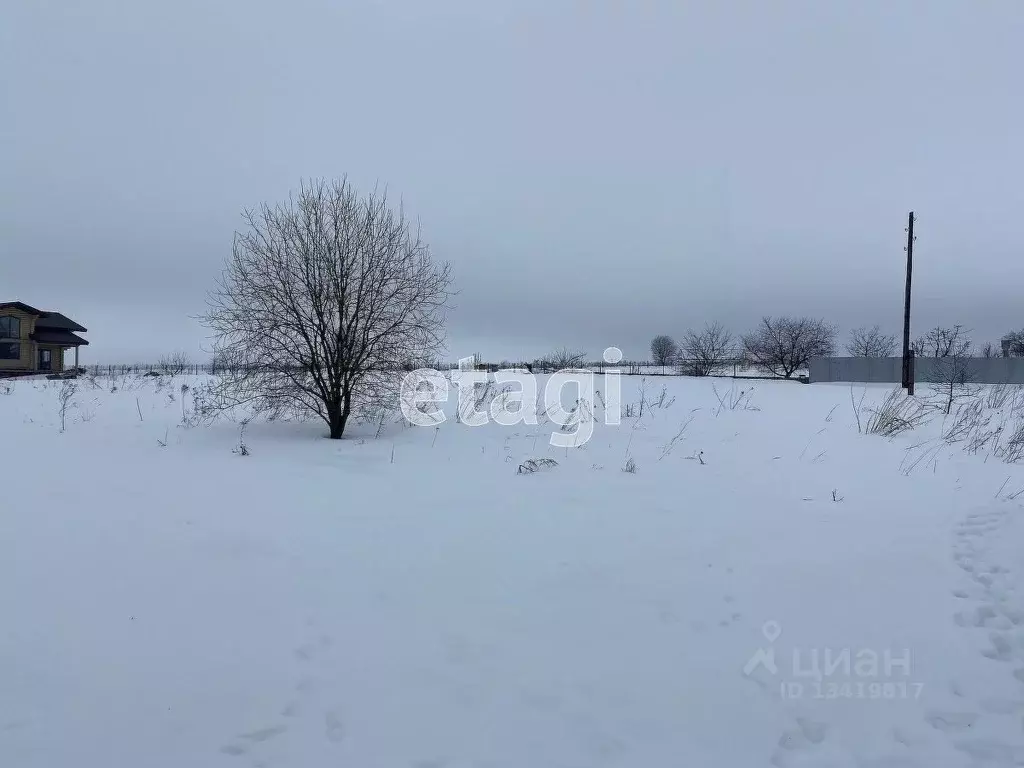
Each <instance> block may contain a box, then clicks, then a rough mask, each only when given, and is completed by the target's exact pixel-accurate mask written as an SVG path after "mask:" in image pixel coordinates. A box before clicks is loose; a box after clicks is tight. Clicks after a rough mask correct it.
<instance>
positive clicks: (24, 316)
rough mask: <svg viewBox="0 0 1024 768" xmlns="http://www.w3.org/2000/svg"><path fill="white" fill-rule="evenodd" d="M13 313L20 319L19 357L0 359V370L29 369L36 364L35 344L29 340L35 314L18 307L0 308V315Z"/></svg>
mask: <svg viewBox="0 0 1024 768" xmlns="http://www.w3.org/2000/svg"><path fill="white" fill-rule="evenodd" d="M8 315H13V316H14V317H16V318H18V319H19V320H21V342H20V343H21V358H20V359H19V360H0V370H7V371H12V370H13V371H23V370H31V369H34V368H35V366H36V360H37V359H38V358H37V357H36V345H35V342H34V341H31V340H29V334H31V333H33V332H34V331H35V329H36V316H35V315H30V314H28V313H27V312H22V311H21V310H20V309H0V316H3V317H7V316H8Z"/></svg>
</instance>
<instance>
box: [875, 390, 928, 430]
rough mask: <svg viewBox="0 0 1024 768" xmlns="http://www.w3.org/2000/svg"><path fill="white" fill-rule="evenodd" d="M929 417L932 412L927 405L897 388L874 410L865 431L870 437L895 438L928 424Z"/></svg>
mask: <svg viewBox="0 0 1024 768" xmlns="http://www.w3.org/2000/svg"><path fill="white" fill-rule="evenodd" d="M929 416H930V411H929V410H928V408H927V407H926V406H925V405H923V404H921V403H920V402H918V401H917V400H915V399H914V398H912V397H909V396H907V395H905V394H904V392H903V390H902V389H900V388H897V389H893V390H892V392H890V393H889V395H888V396H887V397H886V398H885V400H884V401H882V404H881V405H880V406H879V407H878V408H875V409H872V411H871V418H870V419H868V423H867V427H866V428H865V430H864V431H865V432H866V433H867V434H869V435H881V436H882V437H895V436H896V435H899V434H902V433H904V432H909V431H910V430H912V429H916V428H917V427H919V426H921V425H922V424H925V423H927V422H928V418H929Z"/></svg>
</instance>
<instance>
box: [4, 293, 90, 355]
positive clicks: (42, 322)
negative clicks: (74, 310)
mask: <svg viewBox="0 0 1024 768" xmlns="http://www.w3.org/2000/svg"><path fill="white" fill-rule="evenodd" d="M4 309H18V310H21V311H22V312H27V313H28V314H30V315H35V316H36V317H37V318H38V319H37V320H36V328H38V329H46V330H55V331H78V332H79V333H85V332H87V331H88V328H83V327H82V326H80V325H79V324H78V323H76V322H75V321H74V320H72V319H71V318H70V317H68V316H67V315H62V314H61V313H60V312H44V311H43V310H41V309H36V308H35V307H32V306H29V305H28V304H25V303H23V302H20V301H0V310H4ZM81 341H82V343H83V344H88V343H89V342H87V341H85V340H84V339H82V340H81Z"/></svg>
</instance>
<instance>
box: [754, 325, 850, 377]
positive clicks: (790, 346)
mask: <svg viewBox="0 0 1024 768" xmlns="http://www.w3.org/2000/svg"><path fill="white" fill-rule="evenodd" d="M742 339H743V350H744V353H745V354H746V357H747V359H748V360H749V361H750V362H751V363H753V364H754V365H755V366H756V367H758V368H760V369H761V370H763V371H765V372H767V373H771V374H772V375H774V376H782V377H784V378H787V379H789V378H792V376H793V374H794V373H796V372H797V371H798V370H800V369H801V368H806V367H807V363H808V361H809V360H810V359H811V358H812V357H825V356H828V355H831V354H833V353H834V352H835V348H836V342H835V339H836V329H835V327H834V326H832V325H829V324H828V323H826V322H825V321H824V320H817V319H814V318H810V317H774V318H773V317H765V318H763V319H762V320H761V324H760V325H759V326H758V327H757V328H756V329H755V330H753V331H751V332H750V333H747V334H744V335H743V337H742Z"/></svg>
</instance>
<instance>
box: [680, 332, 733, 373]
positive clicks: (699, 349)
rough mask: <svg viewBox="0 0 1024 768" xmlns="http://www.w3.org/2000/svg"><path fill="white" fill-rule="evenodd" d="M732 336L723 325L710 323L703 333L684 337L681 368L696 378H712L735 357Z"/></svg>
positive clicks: (688, 333) (688, 334)
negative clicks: (712, 375)
mask: <svg viewBox="0 0 1024 768" xmlns="http://www.w3.org/2000/svg"><path fill="white" fill-rule="evenodd" d="M732 345H733V338H732V334H731V333H730V332H729V331H727V330H726V329H725V326H724V325H722V324H721V323H708V324H706V325H705V326H704V330H703V331H695V330H693V329H688V330H687V331H686V333H685V334H684V335H683V344H682V357H683V359H682V360H681V361H680V368H681V369H682V370H683V372H684V373H691V372H692V374H693V375H694V376H710V375H711V374H712V373H714V372H715V370H716V369H717V368H719V367H720V366H722V365H724V364H725V363H726V362H728V361H729V360H730V359H731V358H732V357H733V349H732Z"/></svg>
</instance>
